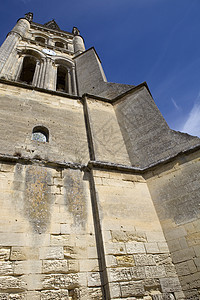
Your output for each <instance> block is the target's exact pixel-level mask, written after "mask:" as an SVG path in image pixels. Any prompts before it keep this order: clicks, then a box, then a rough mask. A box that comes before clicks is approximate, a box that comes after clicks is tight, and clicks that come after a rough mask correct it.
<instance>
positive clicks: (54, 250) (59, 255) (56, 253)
mask: <svg viewBox="0 0 200 300" xmlns="http://www.w3.org/2000/svg"><path fill="white" fill-rule="evenodd" d="M39 253H40V256H39V258H40V259H64V251H63V247H42V248H40V249H39Z"/></svg>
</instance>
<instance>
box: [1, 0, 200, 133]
mask: <svg viewBox="0 0 200 300" xmlns="http://www.w3.org/2000/svg"><path fill="white" fill-rule="evenodd" d="M29 11H31V12H33V13H34V21H35V22H37V23H41V24H44V23H46V22H48V21H49V20H51V19H55V20H56V22H57V23H58V25H59V26H60V28H61V29H63V30H66V31H71V30H72V27H73V26H77V27H78V28H79V30H80V31H81V34H82V36H83V37H84V39H85V44H86V48H90V47H92V46H94V47H95V49H96V51H97V53H98V54H99V56H100V59H101V61H102V64H103V68H104V71H105V73H106V77H107V79H108V81H111V82H119V83H127V84H135V85H137V84H140V83H141V82H143V81H146V82H147V83H148V86H149V88H150V91H151V93H152V96H153V98H154V100H155V102H156V104H157V106H158V107H159V109H160V111H161V113H162V114H163V116H164V117H165V119H166V121H167V122H168V124H169V126H170V127H171V128H172V129H175V130H180V131H184V132H188V133H190V134H193V135H198V136H200V38H199V36H200V18H199V14H200V1H199V0H74V1H71V0H70V1H68V0H57V1H55V0H48V1H46V0H45V1H44V0H1V6H0V19H1V35H0V42H1V43H2V42H3V40H4V39H5V37H6V34H7V33H8V32H9V31H10V30H11V28H12V27H13V26H14V25H15V23H16V21H17V19H18V18H20V17H23V15H24V14H25V13H26V12H29Z"/></svg>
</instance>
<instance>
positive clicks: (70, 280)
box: [42, 274, 79, 289]
mask: <svg viewBox="0 0 200 300" xmlns="http://www.w3.org/2000/svg"><path fill="white" fill-rule="evenodd" d="M78 285H79V275H78V274H67V275H65V274H62V275H60V274H58V275H46V276H44V278H43V280H42V287H43V289H73V288H75V287H77V286H78Z"/></svg>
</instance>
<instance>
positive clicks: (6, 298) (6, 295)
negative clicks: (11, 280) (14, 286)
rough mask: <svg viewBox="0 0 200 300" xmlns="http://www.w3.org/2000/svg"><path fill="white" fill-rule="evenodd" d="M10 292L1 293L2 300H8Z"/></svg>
mask: <svg viewBox="0 0 200 300" xmlns="http://www.w3.org/2000/svg"><path fill="white" fill-rule="evenodd" d="M8 299H9V294H7V293H0V300H8Z"/></svg>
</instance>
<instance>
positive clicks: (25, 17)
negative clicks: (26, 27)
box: [24, 12, 33, 22]
mask: <svg viewBox="0 0 200 300" xmlns="http://www.w3.org/2000/svg"><path fill="white" fill-rule="evenodd" d="M24 19H26V20H27V21H29V22H32V21H33V13H32V12H28V13H26V14H25V15H24Z"/></svg>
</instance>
